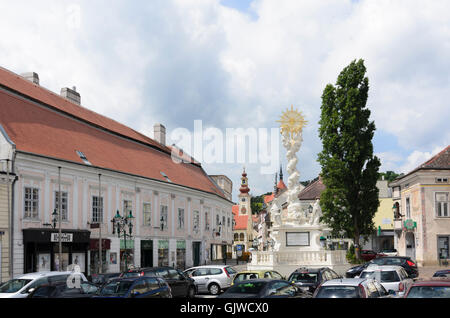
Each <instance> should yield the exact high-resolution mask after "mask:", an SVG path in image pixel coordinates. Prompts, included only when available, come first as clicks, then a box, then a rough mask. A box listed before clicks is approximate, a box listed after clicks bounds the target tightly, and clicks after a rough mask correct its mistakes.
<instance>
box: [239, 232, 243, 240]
mask: <svg viewBox="0 0 450 318" xmlns="http://www.w3.org/2000/svg"><path fill="white" fill-rule="evenodd" d="M239 241H244V233H241V234H240V235H239Z"/></svg>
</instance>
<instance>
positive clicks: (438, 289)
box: [406, 286, 450, 298]
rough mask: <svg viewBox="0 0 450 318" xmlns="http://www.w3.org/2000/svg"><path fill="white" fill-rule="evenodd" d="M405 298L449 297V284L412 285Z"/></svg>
mask: <svg viewBox="0 0 450 318" xmlns="http://www.w3.org/2000/svg"><path fill="white" fill-rule="evenodd" d="M406 298H450V286H414V287H411V289H410V291H409V293H408V296H406Z"/></svg>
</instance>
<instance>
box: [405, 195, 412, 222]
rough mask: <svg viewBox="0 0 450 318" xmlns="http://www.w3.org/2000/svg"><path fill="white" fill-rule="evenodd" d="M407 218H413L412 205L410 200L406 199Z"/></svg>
mask: <svg viewBox="0 0 450 318" xmlns="http://www.w3.org/2000/svg"><path fill="white" fill-rule="evenodd" d="M406 218H407V219H410V218H411V204H410V201H409V198H406Z"/></svg>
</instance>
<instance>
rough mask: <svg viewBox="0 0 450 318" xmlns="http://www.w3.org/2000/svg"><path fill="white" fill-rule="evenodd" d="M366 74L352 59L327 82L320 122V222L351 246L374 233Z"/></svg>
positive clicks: (374, 164) (374, 176) (375, 162)
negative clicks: (346, 238)
mask: <svg viewBox="0 0 450 318" xmlns="http://www.w3.org/2000/svg"><path fill="white" fill-rule="evenodd" d="M365 73H366V67H365V66H364V61H363V60H359V61H356V60H354V61H352V62H351V63H350V65H348V66H347V67H345V68H344V69H343V70H342V72H341V73H340V74H339V76H338V78H337V81H336V85H335V86H333V85H331V84H328V85H327V86H326V87H325V89H324V91H323V94H322V105H321V117H320V121H319V124H320V127H319V136H320V138H321V139H322V145H323V150H322V152H321V153H319V156H318V161H319V163H320V164H321V166H322V174H321V175H322V181H323V183H324V185H325V186H326V189H325V191H323V192H322V195H321V197H320V205H321V208H322V211H323V216H322V221H323V222H325V223H327V224H328V225H329V226H330V227H331V228H332V232H333V233H332V234H333V235H340V234H342V233H344V234H345V235H346V236H347V237H349V238H353V240H354V244H355V246H359V238H360V235H369V234H371V233H373V231H374V228H375V227H374V223H373V217H374V215H375V213H376V211H377V208H378V205H379V201H378V188H377V187H376V182H377V180H378V177H379V174H378V169H379V167H380V160H379V159H378V158H377V157H376V156H374V155H373V145H372V138H373V135H374V132H375V124H374V122H373V121H369V117H370V110H369V109H368V108H366V102H367V97H368V91H369V80H368V78H367V77H365ZM358 254H359V253H358ZM358 257H359V255H358Z"/></svg>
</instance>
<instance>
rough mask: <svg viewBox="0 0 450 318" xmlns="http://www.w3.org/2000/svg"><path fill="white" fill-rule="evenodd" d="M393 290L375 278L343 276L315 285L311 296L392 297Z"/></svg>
mask: <svg viewBox="0 0 450 318" xmlns="http://www.w3.org/2000/svg"><path fill="white" fill-rule="evenodd" d="M394 296H395V295H394V292H393V291H391V292H388V291H386V289H385V288H384V287H383V286H382V285H381V284H380V283H379V282H377V281H376V280H375V279H371V278H345V279H332V280H327V281H326V282H324V283H323V284H321V285H319V287H317V289H316V291H315V292H314V295H313V298H392V297H394Z"/></svg>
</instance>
